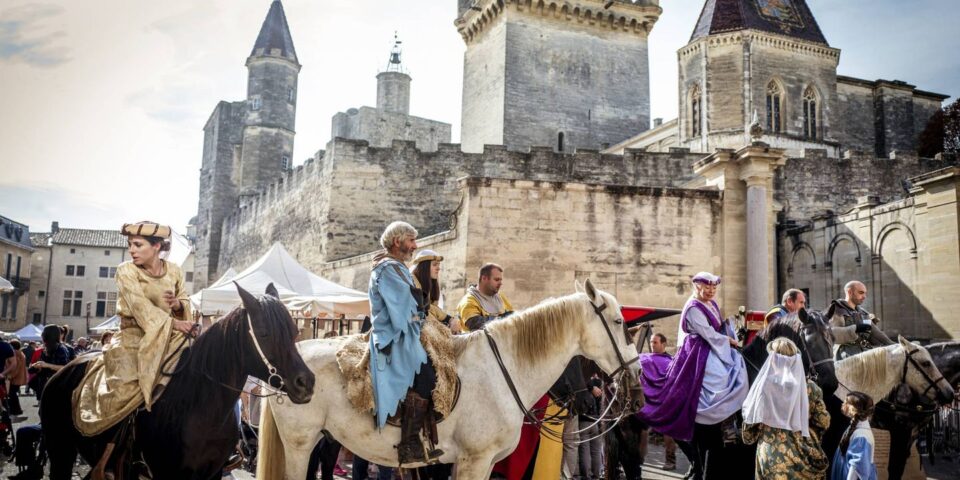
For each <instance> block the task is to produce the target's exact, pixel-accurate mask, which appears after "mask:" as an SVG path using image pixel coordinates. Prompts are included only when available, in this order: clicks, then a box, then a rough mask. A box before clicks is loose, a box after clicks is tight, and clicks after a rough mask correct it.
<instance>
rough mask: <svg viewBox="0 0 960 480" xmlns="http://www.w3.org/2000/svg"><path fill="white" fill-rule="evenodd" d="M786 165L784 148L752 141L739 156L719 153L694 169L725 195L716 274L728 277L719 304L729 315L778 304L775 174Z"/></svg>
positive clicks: (720, 151) (720, 150)
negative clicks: (776, 296)
mask: <svg viewBox="0 0 960 480" xmlns="http://www.w3.org/2000/svg"><path fill="white" fill-rule="evenodd" d="M784 163H786V156H785V155H784V150H783V149H779V148H770V146H769V145H766V144H764V143H761V142H754V143H752V144H750V145H748V146H746V147H743V148H741V149H740V150H737V151H736V152H734V151H732V150H726V149H717V151H716V153H714V154H713V155H711V156H709V157H707V158H705V159H703V160H701V161H700V162H697V163H696V164H695V165H694V170H695V171H696V172H697V174H699V175H701V176H703V177H704V178H705V179H706V184H707V186H716V187H718V188H720V189H721V190H723V213H722V224H723V231H722V233H721V235H722V236H721V238H718V239H717V243H718V244H719V245H720V252H721V271H719V272H714V273H717V274H720V275H722V276H723V277H724V282H723V288H722V289H721V295H722V298H721V300H722V301H723V302H724V308H725V309H726V310H727V311H728V312H732V311H735V309H736V308H737V307H738V306H740V305H744V306H746V307H747V308H748V309H750V310H766V309H767V308H769V306H770V305H772V304H773V303H774V302H773V300H774V298H773V296H774V295H775V292H776V286H775V285H773V278H774V273H773V270H772V269H773V266H774V265H775V262H774V261H772V259H773V258H774V257H773V255H775V254H776V253H775V245H774V243H775V242H774V238H773V235H772V233H773V231H774V226H775V222H776V216H775V215H774V212H773V174H774V171H775V170H776V168H777V167H778V166H780V165H783V164H784Z"/></svg>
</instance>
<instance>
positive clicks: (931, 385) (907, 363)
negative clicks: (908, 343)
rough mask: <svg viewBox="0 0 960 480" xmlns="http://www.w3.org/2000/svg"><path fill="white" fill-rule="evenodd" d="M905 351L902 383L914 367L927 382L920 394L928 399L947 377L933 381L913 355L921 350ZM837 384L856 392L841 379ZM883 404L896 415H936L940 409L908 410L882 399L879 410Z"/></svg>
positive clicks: (919, 407) (920, 408) (904, 382)
mask: <svg viewBox="0 0 960 480" xmlns="http://www.w3.org/2000/svg"><path fill="white" fill-rule="evenodd" d="M903 350H904V353H905V354H906V358H905V359H904V362H903V372H902V373H901V374H900V383H902V384H906V383H907V369H908V368H909V366H910V365H911V364H912V365H913V367H914V368H916V369H917V371H918V372H920V374H921V375H923V378H924V379H925V380H926V381H927V388H925V389H924V390H923V393H921V394H920V396H921V397H926V395H927V392H929V391H930V389H931V388H936V387H937V384H938V383H940V381H941V380H942V381H945V382H946V381H947V379H946V377H944V376H943V374H942V373H941V374H940V377H939V378H937V379H933V378H931V377H930V375H928V374H927V372H926V370H924V369H923V368H920V365H919V364H918V363H917V361H916V360H914V358H913V355H914V354H915V353H917V352H919V351H920V349H919V348H918V349H916V350H913V351H908V350H907V349H906V348H904V349H903ZM837 383H838V384H839V385H840V386H841V387H843V388H844V389H846V390H847V391H848V392H853V391H855V390H854V389H852V388H850V387H848V386H846V385H844V383H843V382H841V381H840V379H839V378H838V379H837ZM947 383H948V385H949V382H947ZM935 401H936V400H935ZM881 404H889V405H890V408H889V409H887V408H886V407H884V409H885V410H889V411H892V412H894V413H896V412H898V411H901V412H910V413H923V414H928V413H936V411H937V410H939V408H932V409H926V408H923V407H922V406H918V407H917V410H910V409H907V408H902V407H899V406H897V404H896V403H894V402H891V401H890V400H887V399H886V398H882V399H880V401H879V402H877V408H879V407H880V405H881Z"/></svg>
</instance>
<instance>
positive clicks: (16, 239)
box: [0, 216, 33, 250]
mask: <svg viewBox="0 0 960 480" xmlns="http://www.w3.org/2000/svg"><path fill="white" fill-rule="evenodd" d="M0 242H4V243H10V244H13V245H16V246H18V247H22V248H26V249H29V250H33V244H32V243H30V227H28V226H26V225H24V224H22V223H20V222H15V221H13V220H10V219H9V218H7V217H2V216H0Z"/></svg>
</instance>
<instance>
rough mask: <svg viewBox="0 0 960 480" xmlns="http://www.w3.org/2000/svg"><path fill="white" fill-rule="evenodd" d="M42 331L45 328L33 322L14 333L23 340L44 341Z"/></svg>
mask: <svg viewBox="0 0 960 480" xmlns="http://www.w3.org/2000/svg"><path fill="white" fill-rule="evenodd" d="M42 333H43V329H41V328H40V327H38V326H36V325H34V324H32V323H31V324H29V325H27V326H25V327H23V328H21V329H20V330H17V331H16V332H13V335H15V336H16V337H17V338H19V339H20V340H21V341H25V342H40V341H43V339H42V338H41V337H40V335H41V334H42Z"/></svg>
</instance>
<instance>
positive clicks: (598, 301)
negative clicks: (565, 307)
mask: <svg viewBox="0 0 960 480" xmlns="http://www.w3.org/2000/svg"><path fill="white" fill-rule="evenodd" d="M576 288H577V291H578V292H580V293H583V294H584V296H585V299H586V300H587V301H588V302H589V303H590V314H589V315H588V318H587V320H586V321H585V322H584V324H583V326H582V328H581V332H580V333H581V337H580V347H581V349H582V351H583V354H584V356H586V357H587V358H589V359H591V360H593V361H595V362H596V363H597V366H599V367H600V369H601V370H603V371H604V372H605V373H606V374H608V375H611V376H613V375H615V374H617V373H619V372H621V371H627V372H629V375H630V377H632V380H631V381H632V382H634V383H637V384H639V375H640V363H639V362H638V361H637V348H636V346H635V345H634V344H633V343H632V340H633V339H632V338H631V336H630V334H629V333H628V332H627V328H626V324H625V322H624V320H623V314H622V313H620V303H618V302H617V299H616V298H614V297H613V295H610V294H609V293H607V292H604V291H602V290H600V289H598V288H596V287H594V286H593V282H591V281H590V279H587V281H586V282H585V283H584V284H583V285H580V282H576Z"/></svg>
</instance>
